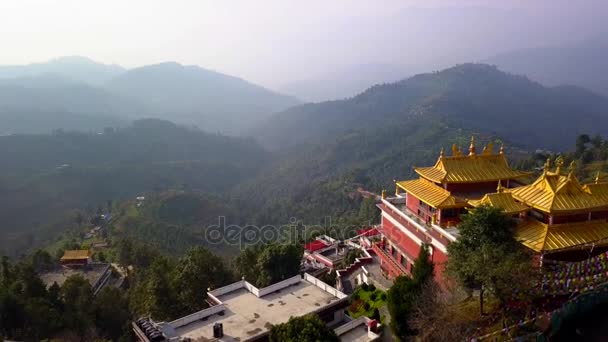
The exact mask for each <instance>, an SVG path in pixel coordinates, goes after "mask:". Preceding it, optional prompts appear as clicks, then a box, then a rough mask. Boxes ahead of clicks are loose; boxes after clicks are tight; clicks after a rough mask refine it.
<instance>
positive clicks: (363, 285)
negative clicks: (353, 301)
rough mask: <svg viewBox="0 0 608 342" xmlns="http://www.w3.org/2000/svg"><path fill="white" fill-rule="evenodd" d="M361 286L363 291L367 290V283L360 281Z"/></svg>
mask: <svg viewBox="0 0 608 342" xmlns="http://www.w3.org/2000/svg"><path fill="white" fill-rule="evenodd" d="M361 288H362V289H363V290H364V291H369V285H367V283H362V284H361Z"/></svg>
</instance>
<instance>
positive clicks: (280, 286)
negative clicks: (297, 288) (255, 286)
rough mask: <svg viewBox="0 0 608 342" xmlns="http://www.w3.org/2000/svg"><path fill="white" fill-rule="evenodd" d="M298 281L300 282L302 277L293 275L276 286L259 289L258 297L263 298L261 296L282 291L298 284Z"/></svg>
mask: <svg viewBox="0 0 608 342" xmlns="http://www.w3.org/2000/svg"><path fill="white" fill-rule="evenodd" d="M300 281H302V276H301V275H299V274H298V275H295V276H293V277H291V278H288V279H285V280H283V281H280V282H278V283H276V284H272V285H270V286H267V287H264V288H261V289H259V292H258V297H263V296H265V295H267V294H270V293H273V292H275V291H278V290H281V289H284V288H286V287H289V286H291V285H295V284H298V283H299V282H300Z"/></svg>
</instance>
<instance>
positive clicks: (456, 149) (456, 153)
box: [452, 144, 460, 157]
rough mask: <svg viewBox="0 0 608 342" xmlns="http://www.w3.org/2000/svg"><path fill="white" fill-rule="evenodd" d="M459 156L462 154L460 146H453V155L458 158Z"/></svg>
mask: <svg viewBox="0 0 608 342" xmlns="http://www.w3.org/2000/svg"><path fill="white" fill-rule="evenodd" d="M459 154H460V152H458V146H456V144H452V155H453V156H454V157H456V156H457V155H459Z"/></svg>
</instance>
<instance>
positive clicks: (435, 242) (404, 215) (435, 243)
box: [382, 200, 447, 254]
mask: <svg viewBox="0 0 608 342" xmlns="http://www.w3.org/2000/svg"><path fill="white" fill-rule="evenodd" d="M382 201H383V202H384V203H385V204H386V205H387V207H388V208H389V209H391V210H392V211H393V212H395V213H396V214H397V215H399V216H400V217H401V218H403V219H405V220H406V221H408V222H409V223H410V224H412V225H414V226H415V227H416V228H417V229H418V230H420V231H422V232H423V233H425V235H426V236H427V237H428V238H429V239H430V240H431V245H433V246H434V247H436V248H437V249H439V250H440V251H441V252H443V253H444V254H445V253H447V248H446V245H445V244H444V243H443V242H441V241H439V240H437V239H436V238H434V237H433V236H431V235H430V234H429V233H428V230H429V227H423V226H422V225H421V224H419V223H418V222H416V220H415V219H414V218H412V217H410V216H409V215H408V214H407V213H404V212H403V211H401V210H399V209H397V207H395V206H394V205H392V204H391V203H390V202H388V201H387V200H382ZM388 218H389V220H390V221H394V222H393V224H395V223H397V224H396V226H397V227H398V228H399V230H401V231H402V232H403V233H405V234H406V235H408V236H409V237H410V238H411V239H412V240H414V241H415V242H416V243H418V244H421V243H422V241H420V239H419V238H418V237H415V236H412V234H411V233H410V232H409V231H407V229H406V228H405V227H403V225H402V224H400V223H399V222H398V221H396V220H394V219H393V218H392V217H390V216H389V217H388ZM446 233H447V232H446Z"/></svg>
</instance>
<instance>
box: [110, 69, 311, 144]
mask: <svg viewBox="0 0 608 342" xmlns="http://www.w3.org/2000/svg"><path fill="white" fill-rule="evenodd" d="M105 87H106V89H108V90H110V91H113V92H115V93H119V94H124V95H126V96H129V97H132V98H134V99H137V100H138V101H140V102H142V103H145V104H146V105H147V106H148V107H149V108H151V112H152V113H153V114H154V115H155V116H158V117H162V118H165V119H170V120H173V121H177V122H183V123H188V124H192V125H197V126H199V127H200V128H201V129H204V130H207V131H221V132H227V133H231V134H235V133H240V131H242V130H243V129H245V128H247V127H249V125H251V124H253V123H254V122H255V121H257V120H260V119H263V118H265V117H268V116H269V115H270V114H271V113H274V112H276V111H279V110H283V109H286V108H288V107H291V106H293V105H296V104H298V103H299V101H298V100H297V99H295V98H292V97H289V96H285V95H281V94H277V93H274V92H271V91H270V90H267V89H265V88H262V87H260V86H257V85H254V84H252V83H249V82H247V81H244V80H242V79H240V78H237V77H233V76H228V75H224V74H221V73H218V72H215V71H211V70H207V69H203V68H201V67H198V66H183V65H181V64H178V63H174V62H168V63H161V64H156V65H149V66H145V67H141V68H135V69H131V70H129V71H127V72H126V73H124V74H122V75H120V76H117V77H116V78H114V79H112V80H111V81H109V82H108V83H107V84H106V85H105Z"/></svg>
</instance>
